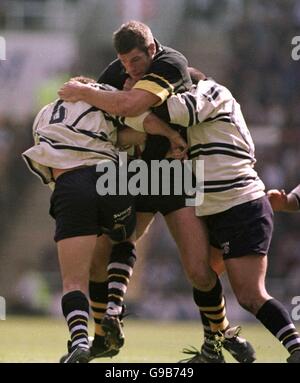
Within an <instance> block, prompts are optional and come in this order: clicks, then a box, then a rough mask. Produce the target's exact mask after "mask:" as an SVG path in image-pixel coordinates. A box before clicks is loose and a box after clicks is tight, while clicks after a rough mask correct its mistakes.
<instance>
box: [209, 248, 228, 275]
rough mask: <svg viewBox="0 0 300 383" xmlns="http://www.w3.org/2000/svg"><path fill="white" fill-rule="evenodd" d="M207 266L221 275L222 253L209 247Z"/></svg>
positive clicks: (222, 268)
mask: <svg viewBox="0 0 300 383" xmlns="http://www.w3.org/2000/svg"><path fill="white" fill-rule="evenodd" d="M209 264H210V267H211V268H212V269H213V270H214V271H215V272H216V273H217V274H218V275H221V274H222V273H223V272H224V271H225V263H224V260H223V251H222V249H218V248H216V247H214V246H211V245H210V247H209Z"/></svg>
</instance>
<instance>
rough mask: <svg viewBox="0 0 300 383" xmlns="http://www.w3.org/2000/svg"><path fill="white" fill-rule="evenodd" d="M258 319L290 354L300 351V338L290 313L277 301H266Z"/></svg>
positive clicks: (258, 313) (259, 311) (257, 316)
mask: <svg viewBox="0 0 300 383" xmlns="http://www.w3.org/2000/svg"><path fill="white" fill-rule="evenodd" d="M256 318H257V319H258V320H260V321H261V323H262V324H263V325H264V326H265V327H266V328H267V329H268V330H269V331H270V332H271V333H272V334H273V335H274V336H276V338H277V339H278V340H279V341H280V342H281V343H282V345H283V346H284V347H285V348H286V349H287V350H288V352H289V353H290V354H292V353H293V352H295V351H297V350H300V336H299V333H298V331H297V330H296V328H295V326H294V325H293V323H292V321H291V318H290V316H289V313H288V312H287V310H286V309H285V308H284V307H283V305H282V304H281V303H280V302H279V301H277V300H276V299H270V300H268V301H266V302H265V303H264V304H263V305H262V307H261V308H260V309H259V310H258V312H257V314H256Z"/></svg>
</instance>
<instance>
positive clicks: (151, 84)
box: [133, 73, 174, 106]
mask: <svg viewBox="0 0 300 383" xmlns="http://www.w3.org/2000/svg"><path fill="white" fill-rule="evenodd" d="M133 88H135V89H142V90H146V91H148V92H150V93H153V94H155V95H156V96H157V97H159V98H160V99H161V101H160V102H158V103H157V104H156V105H154V106H158V105H160V104H162V103H163V102H164V101H165V100H166V99H167V98H168V97H169V96H170V95H171V94H172V93H174V86H173V85H172V84H170V83H169V82H168V81H167V80H166V79H165V78H164V77H161V76H158V75H156V74H153V73H150V74H147V75H145V76H144V77H143V78H142V79H141V80H139V81H138V82H137V83H136V84H135V85H134V87H133Z"/></svg>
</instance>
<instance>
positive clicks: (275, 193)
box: [267, 189, 288, 211]
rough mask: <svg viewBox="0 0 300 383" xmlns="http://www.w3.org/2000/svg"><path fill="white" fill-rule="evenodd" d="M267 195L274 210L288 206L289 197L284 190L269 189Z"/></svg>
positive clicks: (282, 209)
mask: <svg viewBox="0 0 300 383" xmlns="http://www.w3.org/2000/svg"><path fill="white" fill-rule="evenodd" d="M267 196H268V198H269V201H270V203H271V205H272V208H273V210H274V211H284V210H286V209H287V208H288V197H287V195H286V193H285V191H284V190H280V191H279V190H277V189H272V190H269V191H268V192H267Z"/></svg>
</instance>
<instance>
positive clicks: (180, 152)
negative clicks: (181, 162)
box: [169, 131, 188, 159]
mask: <svg viewBox="0 0 300 383" xmlns="http://www.w3.org/2000/svg"><path fill="white" fill-rule="evenodd" d="M169 141H170V145H171V148H170V151H171V153H173V155H174V156H175V157H172V158H176V157H181V158H177V159H187V150H188V144H187V143H186V142H185V140H184V139H183V138H182V137H181V135H180V134H179V133H178V132H175V131H174V134H172V135H171V136H170V137H169Z"/></svg>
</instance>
